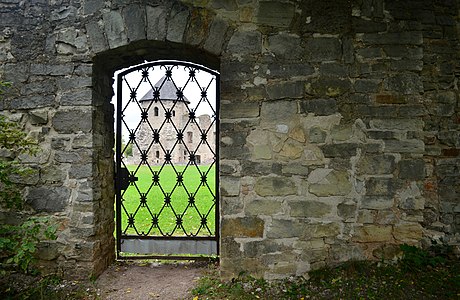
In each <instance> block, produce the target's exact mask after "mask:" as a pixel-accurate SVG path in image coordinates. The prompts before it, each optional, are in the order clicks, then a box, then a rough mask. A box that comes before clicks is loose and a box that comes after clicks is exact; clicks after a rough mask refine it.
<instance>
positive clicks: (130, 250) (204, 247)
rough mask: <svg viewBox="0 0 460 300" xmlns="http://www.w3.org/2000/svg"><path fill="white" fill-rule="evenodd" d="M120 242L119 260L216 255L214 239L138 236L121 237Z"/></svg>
mask: <svg viewBox="0 0 460 300" xmlns="http://www.w3.org/2000/svg"><path fill="white" fill-rule="evenodd" d="M120 242H121V248H120V252H119V253H118V258H119V259H126V258H129V259H133V258H139V259H146V258H159V259H161V258H163V259H196V258H209V257H210V256H216V255H217V254H218V249H217V247H218V246H217V239H216V238H215V237H210V238H206V237H197V238H194V239H185V238H180V237H173V238H155V239H151V238H150V239H147V238H139V236H127V237H122V238H121V239H120Z"/></svg>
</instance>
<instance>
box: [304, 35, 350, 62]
mask: <svg viewBox="0 0 460 300" xmlns="http://www.w3.org/2000/svg"><path fill="white" fill-rule="evenodd" d="M305 56H306V59H307V60H308V61H311V62H324V61H332V60H339V59H340V58H341V56H342V45H341V44H340V40H339V39H337V38H328V37H321V38H311V39H308V40H307V42H306V44H305Z"/></svg>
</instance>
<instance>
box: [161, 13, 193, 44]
mask: <svg viewBox="0 0 460 300" xmlns="http://www.w3.org/2000/svg"><path fill="white" fill-rule="evenodd" d="M189 15H190V12H189V10H188V9H187V8H186V7H184V6H182V5H175V6H174V7H173V9H172V10H171V13H170V15H169V21H168V29H167V33H166V39H167V40H168V41H171V42H176V43H180V42H182V40H183V39H184V35H185V30H186V28H187V23H188V18H189Z"/></svg>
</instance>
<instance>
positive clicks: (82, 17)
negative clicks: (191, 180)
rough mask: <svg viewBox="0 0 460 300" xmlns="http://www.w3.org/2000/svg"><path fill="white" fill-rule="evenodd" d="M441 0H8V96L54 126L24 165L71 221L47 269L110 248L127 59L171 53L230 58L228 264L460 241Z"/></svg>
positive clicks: (281, 271) (91, 260) (451, 21)
mask: <svg viewBox="0 0 460 300" xmlns="http://www.w3.org/2000/svg"><path fill="white" fill-rule="evenodd" d="M7 2H8V1H7ZM431 2H433V1H431ZM431 2H430V1H405V2H404V1H383V0H362V1H357V2H356V1H355V2H353V1H348V0H336V1H333V2H331V1H314V0H302V1H287V0H264V1H253V0H231V1H226V0H218V1H217V0H202V1H192V0H184V1H165V0H151V1H144V0H142V1H141V0H139V1H138V0H136V1H130V0H112V1H102V0H82V1H67V0H65V1H61V0H56V1H39V3H38V2H37V3H36V4H35V5H31V4H30V3H28V2H27V1H22V2H20V1H19V2H18V1H14V0H10V1H9V3H6V4H4V5H3V6H2V7H1V9H0V10H1V12H0V14H1V16H0V24H1V25H0V27H1V29H0V80H2V81H3V80H7V81H11V82H12V83H13V87H12V88H10V89H8V90H7V91H6V92H5V93H4V94H2V95H1V98H2V99H0V109H1V110H2V114H6V115H8V117H9V118H11V120H13V121H14V122H17V124H19V125H20V126H21V128H24V129H25V130H26V131H27V133H28V136H29V137H31V138H34V139H36V140H37V141H38V143H39V147H40V151H39V153H38V154H37V156H35V157H34V156H30V155H21V156H20V157H19V159H20V161H21V162H23V163H27V164H29V165H31V166H32V167H33V169H34V170H35V172H34V173H33V174H32V175H31V176H29V177H25V178H15V179H14V180H16V182H18V183H20V184H24V185H25V190H24V197H25V200H27V203H28V204H29V205H30V206H32V208H33V207H35V208H36V210H37V212H39V215H40V216H46V217H49V218H51V219H52V220H53V221H56V222H57V223H58V225H59V230H58V236H59V237H58V242H57V243H52V245H50V247H49V249H48V250H46V249H44V250H43V251H42V250H40V255H42V258H44V259H47V260H48V261H47V265H49V266H50V271H54V269H56V270H65V274H66V275H67V274H69V276H70V275H72V276H73V275H75V276H80V277H85V278H88V277H89V276H91V275H95V276H97V275H98V274H100V273H101V272H102V271H103V269H104V268H105V267H106V266H107V265H108V264H109V263H110V262H111V261H113V259H114V251H113V249H114V248H115V246H114V237H113V228H114V223H113V220H114V211H113V201H114V198H115V197H114V187H113V179H114V178H113V173H114V166H113V159H114V153H113V142H114V136H113V135H114V132H113V131H114V129H113V107H112V105H111V104H110V103H109V101H110V98H111V96H112V93H113V90H112V76H113V72H114V71H115V70H120V69H122V68H125V67H128V66H131V65H133V64H138V63H140V62H142V61H144V60H156V59H180V60H182V59H183V60H187V61H191V62H195V63H198V64H202V65H205V66H208V67H211V68H213V69H216V70H218V71H219V72H220V73H221V77H220V80H221V82H220V83H221V85H220V91H221V94H220V96H221V102H220V104H219V109H220V117H221V123H220V136H219V138H220V141H221V144H220V149H219V159H220V160H221V162H220V163H221V165H220V171H221V172H220V174H221V178H220V179H221V180H220V186H219V189H220V192H221V193H220V199H218V201H220V203H219V204H220V209H221V224H220V225H221V227H220V229H221V232H222V239H221V244H220V249H221V254H220V259H221V270H222V275H223V276H224V277H228V278H233V277H236V276H237V275H238V274H239V272H240V271H242V270H245V271H249V272H250V274H251V275H257V277H265V278H266V279H276V278H282V277H288V276H294V275H304V274H305V273H306V272H307V271H309V270H310V269H316V268H319V267H322V266H326V265H334V264H335V263H337V262H341V261H346V260H350V259H364V258H372V257H376V255H384V256H388V257H391V255H394V254H395V252H394V249H396V248H397V243H398V244H399V243H409V244H417V243H419V242H420V241H422V239H426V240H429V239H431V238H442V239H443V240H445V241H449V242H451V243H457V244H458V242H459V239H458V232H459V230H460V216H459V214H460V206H459V205H458V201H457V200H458V198H459V195H460V189H459V187H460V182H459V178H460V177H459V173H460V171H459V168H458V165H459V164H460V162H459V159H458V155H459V153H460V150H459V149H460V139H459V133H458V132H459V126H458V112H459V107H458V91H457V86H458V83H457V81H458V79H457V78H456V76H457V73H458V69H459V61H460V59H459V52H458V44H459V37H458V34H457V32H458V30H457V29H458V24H457V23H458V9H457V6H458V5H457V4H456V3H454V2H453V1H436V3H434V2H433V3H434V4H435V5H433V3H431ZM0 6H1V5H0ZM457 77H458V76H457ZM7 110H8V111H7ZM1 152H2V154H0V155H2V156H5V157H7V158H12V157H13V154H12V153H11V152H10V153H4V152H5V151H1ZM4 215H6V213H4V212H1V211H0V218H2V219H3V218H4ZM7 215H8V218H9V219H14V217H13V216H11V213H8V214H7ZM5 218H6V217H5ZM76 245H77V248H78V249H76V248H75V246H76ZM388 245H389V246H388ZM69 257H70V258H72V259H71V260H69ZM235 257H237V259H235ZM69 266H70V267H69ZM52 269H53V270H52Z"/></svg>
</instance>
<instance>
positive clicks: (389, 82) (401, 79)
mask: <svg viewBox="0 0 460 300" xmlns="http://www.w3.org/2000/svg"><path fill="white" fill-rule="evenodd" d="M383 86H384V88H385V90H387V91H392V92H398V93H402V94H404V95H411V94H419V93H422V92H423V82H422V80H421V78H420V76H419V75H417V74H413V73H405V74H397V75H394V76H391V77H388V78H386V79H385V80H384V81H383Z"/></svg>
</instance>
